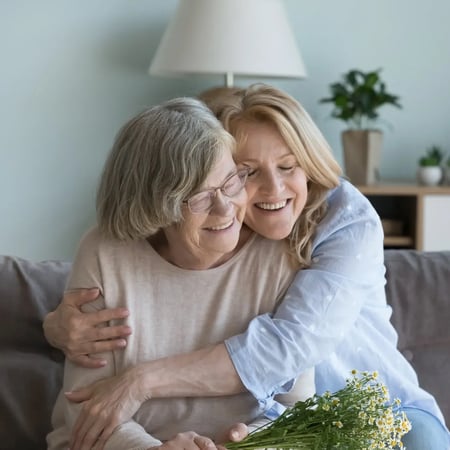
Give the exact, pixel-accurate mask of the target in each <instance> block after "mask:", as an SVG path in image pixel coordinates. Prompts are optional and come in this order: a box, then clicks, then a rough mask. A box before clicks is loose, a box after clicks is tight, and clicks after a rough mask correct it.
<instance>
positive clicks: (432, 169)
mask: <svg viewBox="0 0 450 450" xmlns="http://www.w3.org/2000/svg"><path fill="white" fill-rule="evenodd" d="M441 179H442V168H441V167H439V166H429V167H419V168H418V170H417V180H418V181H419V183H420V184H423V185H425V186H437V185H438V184H439V182H440V181H441Z"/></svg>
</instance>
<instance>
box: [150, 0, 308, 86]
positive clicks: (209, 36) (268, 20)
mask: <svg viewBox="0 0 450 450" xmlns="http://www.w3.org/2000/svg"><path fill="white" fill-rule="evenodd" d="M149 73H150V74H154V75H170V74H172V75H173V74H193V73H203V74H236V75H245V76H266V77H293V78H302V77H305V76H306V70H305V66H304V64H303V61H302V58H301V55H300V52H299V50H298V48H297V44H296V41H295V38H294V35H293V33H292V31H291V28H290V26H289V22H288V20H287V17H286V13H285V11H284V7H283V4H282V0H180V3H179V5H178V8H177V10H176V12H175V14H174V16H173V18H172V19H171V21H170V22H169V25H168V27H167V29H166V31H165V33H164V35H163V37H162V40H161V43H160V45H159V47H158V50H157V51H156V54H155V56H154V59H153V61H152V63H151V66H150V69H149Z"/></svg>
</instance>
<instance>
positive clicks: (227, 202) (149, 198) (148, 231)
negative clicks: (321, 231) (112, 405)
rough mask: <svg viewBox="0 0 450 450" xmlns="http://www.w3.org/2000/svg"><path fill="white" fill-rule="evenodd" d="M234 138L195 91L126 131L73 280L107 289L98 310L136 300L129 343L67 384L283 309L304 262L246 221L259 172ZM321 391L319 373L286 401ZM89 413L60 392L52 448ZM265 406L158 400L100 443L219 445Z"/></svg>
mask: <svg viewBox="0 0 450 450" xmlns="http://www.w3.org/2000/svg"><path fill="white" fill-rule="evenodd" d="M234 145H235V143H234V139H233V138H232V137H231V135H229V134H228V133H227V132H226V131H225V130H224V129H223V127H222V126H221V125H220V123H219V122H218V121H217V119H216V118H215V117H214V116H213V115H212V114H211V112H210V111H209V110H208V109H207V108H206V107H205V106H204V105H203V104H202V103H201V102H199V101H197V100H193V99H175V100H172V101H169V102H167V103H164V104H162V105H161V106H156V107H153V108H151V109H149V110H147V111H145V112H143V113H141V114H140V115H138V116H137V117H135V118H134V119H132V120H131V121H130V122H128V123H127V124H126V125H125V126H124V127H123V128H122V130H121V131H120V133H119V135H118V137H117V139H116V142H115V144H114V147H113V149H112V151H111V154H110V156H109V158H108V160H107V162H106V165H105V168H104V172H103V175H102V178H101V182H100V186H99V190H98V196H97V211H98V226H97V227H95V228H93V229H91V230H90V231H88V232H87V233H86V234H85V236H84V237H83V239H82V240H81V243H80V245H79V249H78V252H77V255H76V258H75V261H74V265H73V270H72V273H71V276H70V278H69V282H68V289H75V288H83V287H84V288H86V287H91V286H96V287H98V288H99V289H100V293H101V294H100V297H99V298H98V299H97V300H96V301H95V302H94V303H91V304H90V305H89V308H88V309H89V310H90V311H95V310H99V309H103V308H105V307H108V308H111V307H117V306H122V307H126V308H128V310H129V311H130V319H129V323H130V325H131V326H132V328H133V334H132V335H131V336H130V338H129V341H128V345H127V348H126V350H125V351H119V352H110V353H107V354H104V355H103V357H104V358H105V359H106V360H107V361H108V364H107V365H106V366H105V367H104V368H102V369H99V370H89V369H85V368H81V367H77V366H76V365H74V364H73V363H71V362H69V361H67V362H66V366H65V374H64V391H68V390H73V389H77V388H79V387H82V386H85V385H86V384H89V383H91V382H93V381H96V380H99V379H101V378H104V377H107V376H111V375H117V374H120V373H122V372H124V371H125V370H126V369H127V368H130V367H135V366H136V365H138V364H139V363H141V362H143V361H148V360H154V359H158V358H163V357H169V356H172V355H175V354H178V353H182V352H188V351H192V350H196V349H199V348H201V347H204V346H206V345H211V344H215V343H217V342H220V341H222V340H224V339H225V338H227V337H229V336H231V335H233V334H236V333H240V332H242V331H243V330H244V329H245V328H246V327H247V325H248V322H249V321H250V320H251V319H252V318H253V317H255V316H256V315H258V314H262V313H269V312H272V311H273V310H274V308H275V306H276V304H277V302H278V300H279V299H280V298H281V297H282V295H283V293H284V292H285V290H286V289H287V287H288V285H289V283H290V282H291V281H292V278H293V276H294V274H295V271H296V265H295V264H294V263H293V261H292V259H291V258H289V256H288V254H287V252H286V248H285V245H284V243H283V242H277V241H270V240H266V239H263V238H261V237H260V236H258V235H256V234H255V233H253V232H252V231H251V230H249V229H248V228H247V227H242V223H243V219H244V214H245V205H246V201H247V196H246V192H245V190H244V184H245V181H246V178H247V175H248V170H247V169H245V168H244V169H242V168H241V169H239V170H237V169H236V166H235V163H234V161H233V158H232V150H233V149H234ZM272 261H277V264H276V265H274V264H273V263H272ZM261 273H264V274H266V275H267V276H266V277H265V279H264V280H261V279H260V278H261V277H260V274H261ZM242 298H249V299H251V300H249V301H242ZM313 392H314V382H313V376H312V372H311V371H308V373H307V374H305V376H302V377H301V379H299V383H297V384H296V389H294V391H293V392H292V393H291V394H290V397H289V398H288V397H286V398H285V399H284V400H285V401H286V402H288V403H289V402H293V401H296V400H299V399H302V398H303V399H305V398H306V397H308V396H309V395H311V394H312V393H313ZM78 410H79V407H78V405H76V404H73V403H70V402H68V401H67V400H66V399H65V398H64V397H63V396H62V395H60V397H59V399H58V401H57V404H56V406H55V410H54V414H53V424H54V431H53V432H52V433H50V434H49V436H48V444H49V449H63V448H65V449H66V448H68V447H69V438H70V432H71V429H72V427H73V426H74V423H75V421H76V418H77V415H78ZM259 415H260V409H259V406H258V402H257V401H256V400H255V399H254V398H253V396H251V395H250V394H249V393H241V394H239V395H235V396H229V397H203V398H190V399H189V398H183V397H181V396H175V398H171V399H162V400H151V401H149V402H144V403H143V404H142V405H141V406H140V408H139V409H138V411H137V414H135V415H134V417H133V419H130V420H127V421H126V422H125V423H124V424H122V425H121V426H120V427H118V428H117V429H116V430H115V431H114V433H113V434H112V435H111V436H110V437H109V438H108V439H107V440H106V442H101V445H99V447H102V446H103V444H105V448H107V449H118V450H119V449H120V450H122V449H146V448H151V447H155V446H161V448H165V447H167V448H179V447H183V448H186V446H190V445H197V444H195V442H201V443H203V444H205V443H209V444H210V445H212V446H213V444H212V441H211V440H209V439H208V438H211V439H216V440H218V439H221V438H223V436H224V435H223V433H224V431H225V430H226V429H227V428H229V427H230V426H231V425H233V424H234V423H236V422H244V423H251V422H252V421H255V420H256V419H257V418H258V416H259ZM189 430H192V432H190V433H186V432H187V431H189ZM181 432H184V433H181ZM195 432H197V433H199V435H197V434H196V433H195ZM201 435H203V437H202V436H201ZM174 436H175V437H174ZM163 442H165V444H163ZM76 445H77V443H76V442H74V443H72V444H70V448H75V446H76ZM89 447H91V445H89Z"/></svg>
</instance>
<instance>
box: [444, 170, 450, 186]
mask: <svg viewBox="0 0 450 450" xmlns="http://www.w3.org/2000/svg"><path fill="white" fill-rule="evenodd" d="M445 182H446V184H447V185H448V186H450V166H447V167H446V168H445Z"/></svg>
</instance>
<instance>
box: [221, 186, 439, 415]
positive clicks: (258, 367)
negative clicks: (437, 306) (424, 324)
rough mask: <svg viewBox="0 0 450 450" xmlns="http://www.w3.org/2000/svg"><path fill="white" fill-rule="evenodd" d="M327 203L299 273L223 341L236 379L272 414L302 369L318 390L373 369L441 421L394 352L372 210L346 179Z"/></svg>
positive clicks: (395, 394) (394, 391)
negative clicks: (308, 260) (312, 372)
mask: <svg viewBox="0 0 450 450" xmlns="http://www.w3.org/2000/svg"><path fill="white" fill-rule="evenodd" d="M328 204H329V209H328V212H327V214H326V216H325V217H324V219H323V220H322V221H321V223H320V225H319V226H318V229H317V233H316V237H315V239H314V243H313V251H312V264H311V266H310V267H309V268H308V269H304V270H301V271H299V272H298V274H297V275H296V278H295V279H294V281H293V283H292V285H291V286H290V288H289V290H288V292H287V294H286V296H285V298H284V300H283V302H282V303H281V304H280V306H279V307H278V309H277V311H276V313H275V314H273V315H269V314H265V315H262V316H259V317H257V318H255V319H253V320H252V321H251V323H250V325H249V328H248V330H247V331H246V332H245V333H242V334H240V335H238V336H234V337H232V338H230V339H228V340H227V341H226V342H225V344H226V346H227V349H228V352H229V354H230V356H231V358H232V361H233V363H234V366H235V367H236V370H237V372H238V373H239V376H240V378H241V380H242V382H243V383H244V385H245V386H246V388H247V389H248V390H249V391H250V392H251V393H252V394H253V395H254V396H255V398H256V399H258V401H259V403H260V406H261V407H262V409H264V410H265V411H266V415H267V416H268V417H271V418H272V417H274V416H275V415H278V412H279V406H280V405H279V404H278V403H277V402H276V401H274V399H273V397H274V395H275V394H277V393H283V392H286V391H288V390H289V389H290V387H291V386H292V380H293V379H295V378H296V376H297V375H298V374H299V373H301V372H302V371H304V370H305V369H306V368H308V367H311V366H316V389H317V393H318V394H321V393H323V392H324V391H326V390H328V391H331V392H333V391H336V390H338V389H340V388H342V387H343V386H344V385H345V380H346V379H347V378H349V376H350V372H351V370H352V369H357V370H360V371H364V370H366V371H375V370H376V371H377V372H378V373H379V377H380V381H382V382H383V383H385V384H386V386H387V387H388V389H389V392H390V396H391V398H392V399H394V398H399V399H400V400H401V401H402V405H403V406H410V407H416V408H420V409H423V410H426V411H428V412H430V413H431V414H433V415H434V416H436V417H437V418H438V419H439V420H440V421H441V422H442V423H444V419H443V416H442V413H441V411H440V410H439V407H438V405H437V404H436V401H435V400H434V398H433V397H432V396H431V395H430V394H429V393H427V392H425V391H424V390H423V389H421V388H420V387H419V385H418V380H417V376H416V373H415V372H414V369H413V368H412V367H411V365H410V364H409V363H408V362H407V360H406V359H405V358H404V357H403V355H402V354H401V353H400V351H398V350H397V333H396V331H395V329H394V327H393V326H392V325H391V323H390V321H389V318H390V316H391V312H392V310H391V307H390V306H389V305H387V303H386V295H385V290H384V286H385V277H384V275H385V267H384V262H383V261H384V254H383V230H382V227H381V222H380V218H379V217H378V214H377V213H376V211H375V210H374V208H373V207H372V205H371V204H370V202H369V201H368V200H367V199H366V198H365V197H364V196H363V195H362V194H361V193H360V192H359V191H358V190H357V189H356V188H355V187H354V186H352V185H351V184H350V183H349V182H347V181H345V180H342V181H341V184H340V186H338V187H337V188H336V189H334V190H332V191H331V192H330V194H329V197H328Z"/></svg>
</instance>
